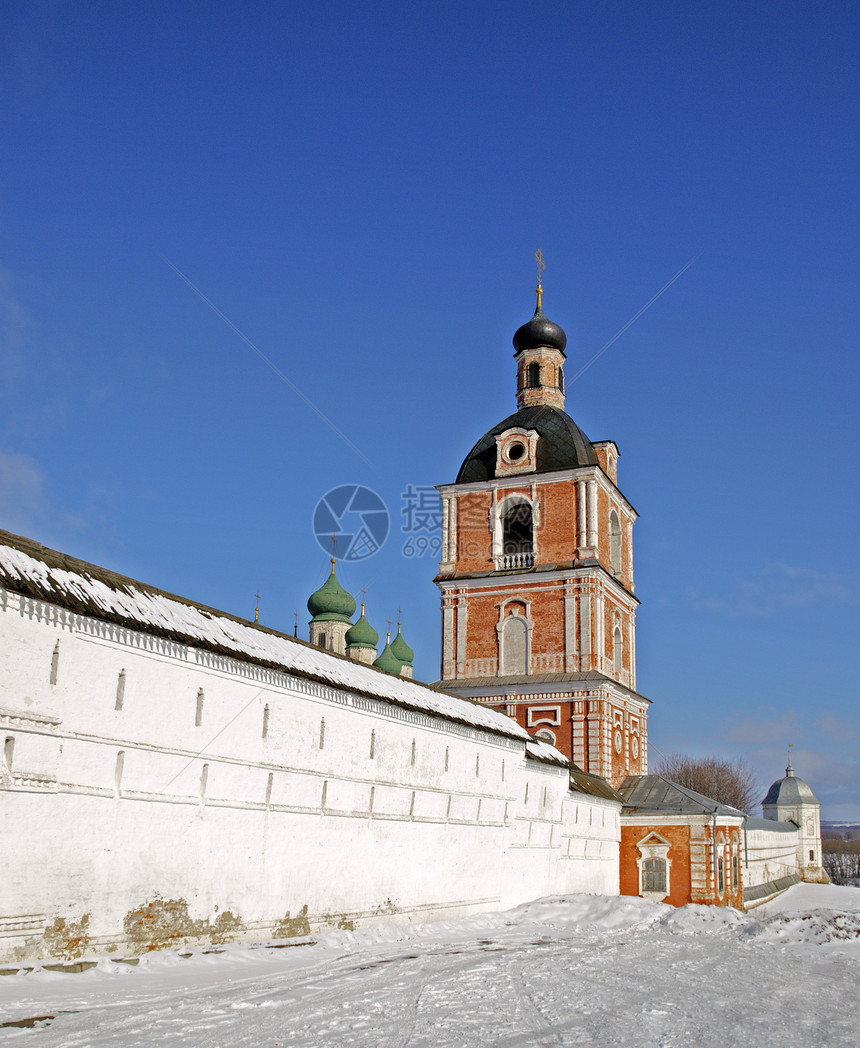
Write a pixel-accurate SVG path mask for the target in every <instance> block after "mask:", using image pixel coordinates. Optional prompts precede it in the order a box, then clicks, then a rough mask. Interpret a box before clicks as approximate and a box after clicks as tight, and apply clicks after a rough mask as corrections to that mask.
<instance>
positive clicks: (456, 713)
mask: <svg viewBox="0 0 860 1048" xmlns="http://www.w3.org/2000/svg"><path fill="white" fill-rule="evenodd" d="M0 585H3V586H5V587H6V588H7V589H10V590H14V591H16V592H19V593H23V594H25V595H27V596H31V597H36V598H37V599H41V600H45V601H48V602H49V603H52V604H58V605H60V606H61V607H64V608H68V609H70V610H71V611H73V612H75V613H78V614H81V615H88V616H91V617H93V618H98V619H105V620H107V621H109V622H114V623H118V624H120V625H123V626H127V627H130V628H132V629H139V630H143V631H145V632H148V633H155V634H156V635H158V636H162V637H168V638H171V639H173V640H178V641H180V642H181V643H186V644H191V645H192V646H195V647H200V648H205V649H207V650H210V651H214V652H217V653H218V654H221V655H228V656H233V657H235V658H239V659H245V660H248V661H250V662H255V663H260V664H262V665H265V666H268V667H272V668H274V669H277V670H281V671H283V672H286V673H290V674H293V675H295V676H300V677H307V678H311V679H313V680H317V681H322V682H323V683H326V684H330V685H333V686H334V687H340V688H348V689H349V690H351V691H356V692H360V693H362V694H364V695H370V696H372V697H374V698H377V699H382V700H383V701H386V702H391V703H394V704H395V705H398V706H405V707H407V708H409V709H414V710H419V711H421V712H423V713H428V714H431V715H436V716H438V717H443V718H445V719H447V720H454V721H458V722H459V723H461V724H467V725H469V726H470V727H474V728H480V729H482V730H483V731H489V732H493V733H494V734H497V735H506V736H509V737H512V738H515V739H522V740H524V741H525V740H528V739H529V735H528V733H527V732H526V731H525V730H524V729H523V728H521V727H519V725H518V724H516V723H515V721H513V720H512V719H511V718H509V717H506V716H505V715H504V714H503V713H498V712H496V711H495V710H492V709H489V708H487V707H485V706H479V705H478V704H477V703H474V702H471V701H469V700H468V699H463V698H460V696H458V695H451V694H450V693H448V692H444V691H442V690H440V689H436V688H431V687H429V686H428V685H426V684H421V683H420V682H418V681H412V680H409V679H408V678H406V677H399V676H394V675H392V674H389V673H384V672H383V671H382V670H379V669H376V668H375V667H373V666H366V665H364V664H363V663H360V662H355V661H353V660H352V659H347V658H345V657H343V656H339V655H335V654H333V653H331V652H327V651H323V650H322V649H321V648H317V647H315V646H313V645H310V644H307V643H305V642H304V641H300V640H298V639H296V638H294V637H289V636H287V635H285V634H283V633H278V632H276V631H275V630H270V629H268V628H266V627H264V626H259V625H257V624H254V623H250V622H246V621H244V620H242V619H239V618H236V617H234V616H231V615H228V614H227V613H226V612H222V611H217V610H216V609H214V608H207V607H205V606H204V605H201V604H195V603H193V602H192V601H188V600H185V599H184V598H182V597H177V596H175V595H174V594H170V593H164V592H163V591H161V590H158V589H156V588H155V587H153V586H147V585H145V584H144V583H140V582H136V581H135V580H134V579H130V578H126V577H125V576H123V575H117V574H116V573H114V572H112V571H110V570H108V569H105V568H100V567H98V566H96V565H94V564H87V563H86V562H85V561H80V560H76V559H75V558H72V557H68V556H66V555H65V554H62V553H57V552H56V551H55V550H50V549H47V548H46V547H44V546H40V545H39V544H38V543H36V542H34V541H32V540H31V539H26V538H22V537H20V536H17V535H12V534H10V533H9V532H6V531H1V530H0ZM546 748H547V749H551V747H546Z"/></svg>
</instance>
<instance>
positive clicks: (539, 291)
mask: <svg viewBox="0 0 860 1048" xmlns="http://www.w3.org/2000/svg"><path fill="white" fill-rule="evenodd" d="M535 261H536V262H537V273H538V282H537V288H536V294H537V311H538V312H539V311H540V309H541V297H542V295H543V284H541V275H542V274H543V271H544V270H545V269H546V265H545V264H544V260H543V251H541V249H540V248H538V249H537V251H535Z"/></svg>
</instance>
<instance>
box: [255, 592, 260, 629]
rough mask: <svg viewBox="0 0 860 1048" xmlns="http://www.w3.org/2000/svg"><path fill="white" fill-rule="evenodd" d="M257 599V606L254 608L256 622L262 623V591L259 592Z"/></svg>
mask: <svg viewBox="0 0 860 1048" xmlns="http://www.w3.org/2000/svg"><path fill="white" fill-rule="evenodd" d="M256 597H257V604H256V606H255V607H254V622H259V621H260V591H259V590H257V593H256Z"/></svg>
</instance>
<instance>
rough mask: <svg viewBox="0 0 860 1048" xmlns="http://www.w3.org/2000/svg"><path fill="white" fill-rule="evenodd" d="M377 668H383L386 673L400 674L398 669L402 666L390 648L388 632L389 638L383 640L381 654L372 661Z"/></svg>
mask: <svg viewBox="0 0 860 1048" xmlns="http://www.w3.org/2000/svg"><path fill="white" fill-rule="evenodd" d="M373 665H374V666H376V668H377V669H379V670H385V672H386V673H396V674H397V675H398V676H399V675H400V670H401V669H402V668H403V664H402V663H401V661H400V659H398V658H397V656H396V655H395V654H394V652H393V651H392V650H391V640H390V634H389V639H388V640H386V642H385V647H384V648H383V649H382V654H381V655H380V656H379V658H378V659H376V660H375V661H374V663H373Z"/></svg>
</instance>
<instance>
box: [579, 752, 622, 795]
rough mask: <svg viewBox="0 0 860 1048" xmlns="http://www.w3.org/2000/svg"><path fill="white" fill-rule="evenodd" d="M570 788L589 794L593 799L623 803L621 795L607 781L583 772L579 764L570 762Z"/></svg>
mask: <svg viewBox="0 0 860 1048" xmlns="http://www.w3.org/2000/svg"><path fill="white" fill-rule="evenodd" d="M570 787H571V789H573V790H576V792H577V793H587V794H589V796H591V797H603V798H605V799H606V800H610V801H619V802H620V801H621V799H622V798H621V794H620V793H619V792H618V791H617V790H614V789H613V788H612V787H611V786H610V785H609V783H608V782H607V781H606V779H601V778H600V776H599V775H591V774H589V772H587V771H583V770H582V768H580V767H579V765H578V764H574V763H573V761H571V762H570Z"/></svg>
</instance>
